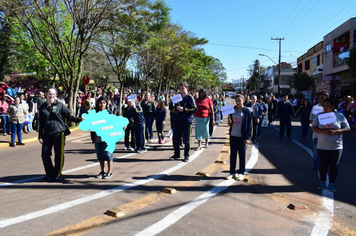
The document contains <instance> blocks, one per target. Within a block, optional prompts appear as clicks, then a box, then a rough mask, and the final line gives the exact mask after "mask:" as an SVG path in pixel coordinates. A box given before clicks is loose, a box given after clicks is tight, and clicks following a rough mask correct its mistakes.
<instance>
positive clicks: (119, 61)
mask: <svg viewBox="0 0 356 236" xmlns="http://www.w3.org/2000/svg"><path fill="white" fill-rule="evenodd" d="M168 12H169V8H168V7H167V6H166V5H165V4H164V2H162V1H156V2H154V3H151V2H148V1H144V2H142V4H140V5H136V6H135V7H131V8H129V9H127V10H126V11H125V12H117V13H115V14H112V16H111V18H110V21H107V24H105V25H103V27H102V30H103V31H102V35H101V36H100V37H98V40H97V42H98V46H97V48H98V49H100V51H101V52H103V54H104V55H105V57H106V58H107V60H108V62H109V64H110V67H111V69H112V71H113V73H114V74H115V75H116V76H117V79H118V80H119V81H120V89H119V91H120V100H119V104H122V94H123V88H124V80H125V78H126V76H125V73H126V69H127V68H126V66H127V61H128V60H129V59H130V58H131V56H132V54H133V52H135V50H137V48H139V47H140V46H142V45H145V44H147V41H148V39H149V37H150V36H151V35H152V34H155V33H157V32H159V31H160V30H162V29H163V28H164V27H165V25H166V23H167V22H168V20H169V19H168ZM119 114H121V109H119Z"/></svg>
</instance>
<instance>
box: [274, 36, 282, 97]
mask: <svg viewBox="0 0 356 236" xmlns="http://www.w3.org/2000/svg"><path fill="white" fill-rule="evenodd" d="M271 40H278V41H279V61H278V93H279V94H280V93H281V40H284V38H271Z"/></svg>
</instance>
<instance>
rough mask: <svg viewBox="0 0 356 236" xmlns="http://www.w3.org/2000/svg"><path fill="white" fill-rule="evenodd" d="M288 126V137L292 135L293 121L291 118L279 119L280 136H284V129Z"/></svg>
mask: <svg viewBox="0 0 356 236" xmlns="http://www.w3.org/2000/svg"><path fill="white" fill-rule="evenodd" d="M285 128H287V137H291V136H290V135H291V132H292V123H291V120H290V119H280V121H279V137H281V138H282V137H283V136H284V129H285Z"/></svg>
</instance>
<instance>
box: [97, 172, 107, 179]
mask: <svg viewBox="0 0 356 236" xmlns="http://www.w3.org/2000/svg"><path fill="white" fill-rule="evenodd" d="M104 176H105V172H104V171H101V172H100V173H99V174H98V175H97V176H95V178H97V179H103V178H104Z"/></svg>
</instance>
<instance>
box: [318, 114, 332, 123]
mask: <svg viewBox="0 0 356 236" xmlns="http://www.w3.org/2000/svg"><path fill="white" fill-rule="evenodd" d="M318 119H319V123H320V124H321V125H327V124H331V123H334V122H336V116H335V113H334V112H328V113H324V114H321V115H319V116H318Z"/></svg>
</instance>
